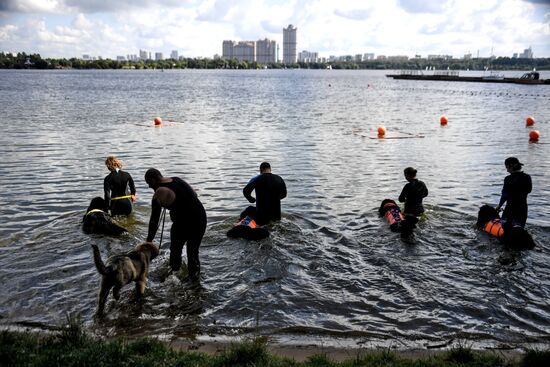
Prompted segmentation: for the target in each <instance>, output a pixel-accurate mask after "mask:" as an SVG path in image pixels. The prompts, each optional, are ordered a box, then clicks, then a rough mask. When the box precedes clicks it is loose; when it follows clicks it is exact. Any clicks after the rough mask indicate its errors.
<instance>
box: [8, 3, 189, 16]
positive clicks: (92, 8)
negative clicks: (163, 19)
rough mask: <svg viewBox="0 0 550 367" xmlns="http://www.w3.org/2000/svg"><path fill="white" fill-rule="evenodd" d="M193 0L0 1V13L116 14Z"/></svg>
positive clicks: (171, 5) (165, 6)
mask: <svg viewBox="0 0 550 367" xmlns="http://www.w3.org/2000/svg"><path fill="white" fill-rule="evenodd" d="M194 2H195V1H194V0H187V1H185V0H0V11H4V12H16V13H41V12H46V13H56V14H61V13H65V12H70V13H85V14H90V13H99V12H105V13H116V12H120V11H126V10H129V9H148V8H157V7H163V8H173V7H179V6H182V5H188V4H193V3H194Z"/></svg>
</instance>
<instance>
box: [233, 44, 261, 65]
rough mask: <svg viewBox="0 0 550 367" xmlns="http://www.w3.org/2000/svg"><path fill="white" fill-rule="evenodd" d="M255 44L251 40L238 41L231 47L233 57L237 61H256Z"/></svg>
mask: <svg viewBox="0 0 550 367" xmlns="http://www.w3.org/2000/svg"><path fill="white" fill-rule="evenodd" d="M255 55H256V44H255V43H254V42H253V41H240V42H238V43H237V44H236V45H235V47H233V57H234V58H236V59H237V60H239V61H256V60H255Z"/></svg>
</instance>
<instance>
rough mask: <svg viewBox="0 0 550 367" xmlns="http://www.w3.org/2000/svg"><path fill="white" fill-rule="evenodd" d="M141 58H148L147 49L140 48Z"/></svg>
mask: <svg viewBox="0 0 550 367" xmlns="http://www.w3.org/2000/svg"><path fill="white" fill-rule="evenodd" d="M139 58H140V59H141V60H147V51H145V50H139Z"/></svg>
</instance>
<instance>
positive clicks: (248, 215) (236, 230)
mask: <svg viewBox="0 0 550 367" xmlns="http://www.w3.org/2000/svg"><path fill="white" fill-rule="evenodd" d="M255 214H256V208H255V207H253V206H249V207H248V208H246V209H245V210H244V211H243V212H242V213H241V216H240V217H239V223H237V224H235V226H233V228H231V229H230V230H229V231H227V237H232V238H239V237H240V238H244V239H245V240H250V241H255V240H261V239H264V238H267V237H269V231H268V230H267V229H265V228H262V227H260V226H258V224H257V223H256V221H255V220H254V216H255Z"/></svg>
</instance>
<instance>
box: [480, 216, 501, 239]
mask: <svg viewBox="0 0 550 367" xmlns="http://www.w3.org/2000/svg"><path fill="white" fill-rule="evenodd" d="M483 230H484V231H485V232H487V233H489V234H490V235H493V236H495V237H502V236H503V235H504V229H503V228H502V223H501V222H500V219H493V220H490V221H488V222H487V224H485V227H483Z"/></svg>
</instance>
